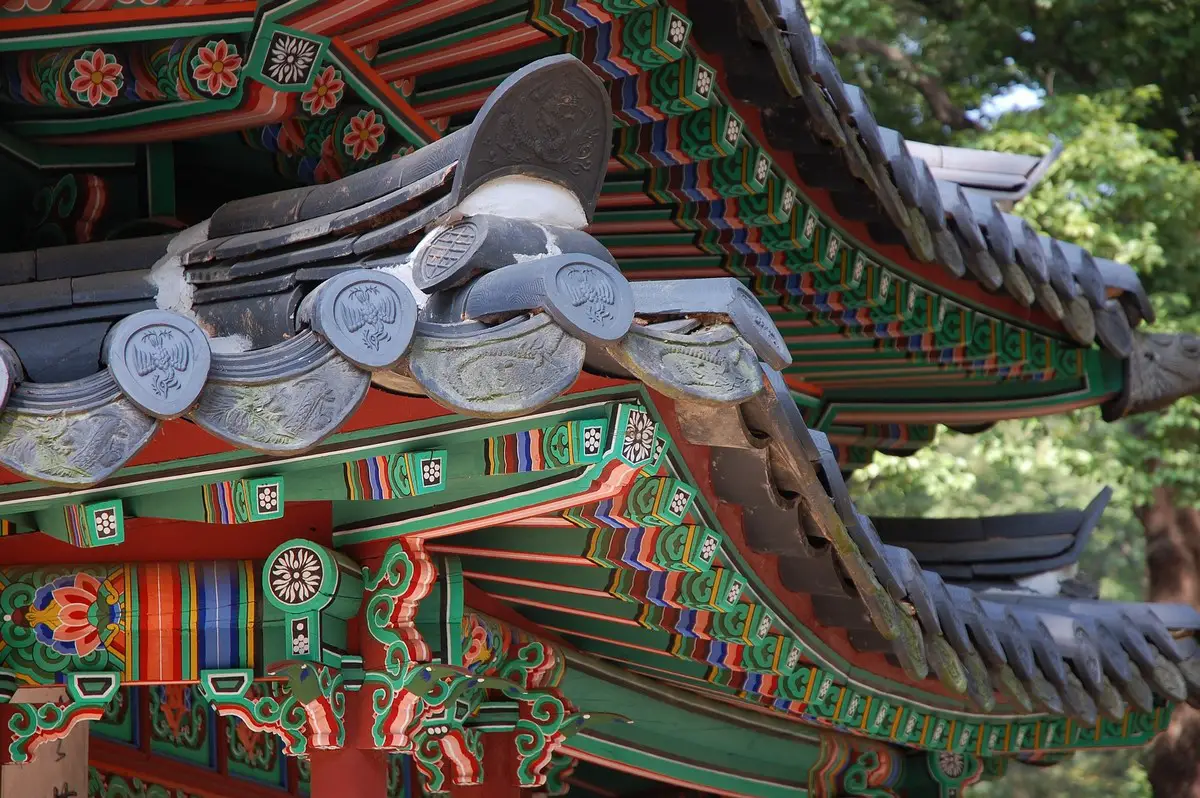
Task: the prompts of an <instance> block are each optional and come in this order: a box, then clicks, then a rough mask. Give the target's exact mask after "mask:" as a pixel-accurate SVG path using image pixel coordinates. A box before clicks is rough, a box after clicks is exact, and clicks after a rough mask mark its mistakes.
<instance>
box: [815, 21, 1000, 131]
mask: <svg viewBox="0 0 1200 798" xmlns="http://www.w3.org/2000/svg"><path fill="white" fill-rule="evenodd" d="M826 43H827V44H828V45H829V49H830V50H831V51H833V54H834V55H845V54H847V53H854V54H855V55H864V54H871V55H876V56H879V57H880V58H882V59H883V60H884V61H887V62H888V63H889V64H891V65H892V66H894V67H896V68H897V69H899V70H900V71H902V72H906V73H908V74H909V75H911V79H912V81H913V83H914V84H915V85H916V88H917V91H919V92H921V96H923V97H924V98H925V102H926V103H928V104H929V108H930V110H931V111H932V112H933V117H934V119H936V120H938V121H939V122H941V123H942V124H943V125H946V126H948V127H949V128H950V129H951V130H978V129H979V127H980V126H979V123H978V122H974V121H972V120H971V119H969V118H968V117H967V112H966V110H965V109H963V108H960V107H959V106H957V105H955V103H954V101H953V100H951V99H950V94H949V93H948V92H947V91H946V89H945V88H944V87H943V86H942V84H941V83H939V82H938V81H937V79H936V78H934V77H933V76H931V75H927V74H924V73H923V72H922V71H921V70H920V69H919V68H918V67H917V65H916V64H915V63H913V60H912V59H911V58H909V57H908V56H907V55H905V54H904V51H903V50H901V49H900V48H899V47H897V46H896V45H894V44H885V43H884V42H880V41H876V40H875V39H868V38H865V37H862V36H842V37H839V38H838V39H836V40H834V41H829V42H826Z"/></svg>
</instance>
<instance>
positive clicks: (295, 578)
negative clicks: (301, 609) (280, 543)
mask: <svg viewBox="0 0 1200 798" xmlns="http://www.w3.org/2000/svg"><path fill="white" fill-rule="evenodd" d="M321 574H322V568H321V561H320V559H319V558H318V557H317V555H316V554H314V553H313V552H312V551H310V550H308V549H306V548H302V547H300V546H296V547H293V548H290V549H287V550H286V551H284V552H283V553H282V554H280V555H279V558H278V559H277V560H276V561H275V563H274V564H273V565H272V566H271V575H270V584H271V592H272V593H274V594H275V596H276V597H278V598H279V600H280V601H282V602H284V603H285V604H303V603H304V602H306V601H308V600H309V599H311V598H312V597H313V596H315V595H316V594H317V590H318V589H319V588H320V587H321Z"/></svg>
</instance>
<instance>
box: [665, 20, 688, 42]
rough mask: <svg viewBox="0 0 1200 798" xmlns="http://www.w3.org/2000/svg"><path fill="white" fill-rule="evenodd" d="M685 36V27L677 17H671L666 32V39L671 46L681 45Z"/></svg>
mask: <svg viewBox="0 0 1200 798" xmlns="http://www.w3.org/2000/svg"><path fill="white" fill-rule="evenodd" d="M685 36H687V25H685V24H684V22H683V20H682V19H680V18H679V17H671V27H670V29H669V30H668V31H667V39H669V40H670V42H671V44H673V45H675V46H677V47H678V46H679V45H681V44H683V39H684V37H685Z"/></svg>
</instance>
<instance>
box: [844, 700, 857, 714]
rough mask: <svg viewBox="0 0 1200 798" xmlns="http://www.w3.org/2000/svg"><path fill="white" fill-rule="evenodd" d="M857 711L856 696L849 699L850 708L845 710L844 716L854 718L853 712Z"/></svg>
mask: <svg viewBox="0 0 1200 798" xmlns="http://www.w3.org/2000/svg"><path fill="white" fill-rule="evenodd" d="M857 709H858V696H857V695H856V696H854V697H853V698H851V699H850V706H849V707H847V708H846V716H847V717H851V718H852V717H854V712H855V710H857Z"/></svg>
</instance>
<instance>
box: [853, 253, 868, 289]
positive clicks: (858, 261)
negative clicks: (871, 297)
mask: <svg viewBox="0 0 1200 798" xmlns="http://www.w3.org/2000/svg"><path fill="white" fill-rule="evenodd" d="M866 269H867V263H866V261H865V260H863V256H862V255H861V254H859V256H858V257H856V258H855V259H854V282H856V283H857V282H858V281H859V280H861V279H862V276H863V272H864V271H866Z"/></svg>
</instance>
